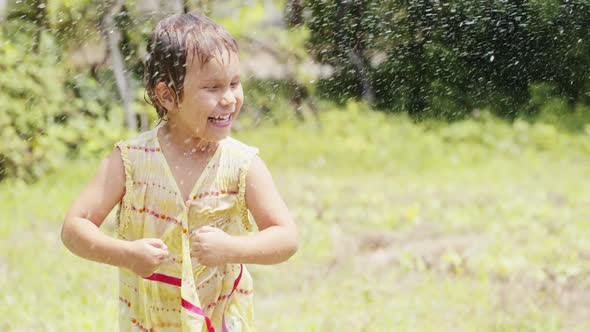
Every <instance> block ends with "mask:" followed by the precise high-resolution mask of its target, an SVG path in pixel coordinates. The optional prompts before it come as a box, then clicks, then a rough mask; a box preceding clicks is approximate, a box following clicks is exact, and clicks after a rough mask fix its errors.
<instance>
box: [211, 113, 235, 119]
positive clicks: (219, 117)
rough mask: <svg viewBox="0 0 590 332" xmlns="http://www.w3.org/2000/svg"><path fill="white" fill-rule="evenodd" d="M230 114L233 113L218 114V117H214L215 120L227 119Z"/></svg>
mask: <svg viewBox="0 0 590 332" xmlns="http://www.w3.org/2000/svg"><path fill="white" fill-rule="evenodd" d="M230 115H231V114H226V115H222V116H216V117H213V119H215V120H227V119H229V116H230Z"/></svg>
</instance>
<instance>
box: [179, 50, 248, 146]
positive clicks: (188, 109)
mask: <svg viewBox="0 0 590 332" xmlns="http://www.w3.org/2000/svg"><path fill="white" fill-rule="evenodd" d="M243 102H244V93H243V91H242V84H241V82H240V60H239V58H238V55H237V54H235V53H231V54H230V53H229V52H223V54H218V55H217V56H215V57H213V58H211V60H209V62H207V63H206V64H204V65H202V66H201V64H200V63H199V62H198V60H196V59H195V60H194V61H189V64H188V65H187V70H186V78H185V80H184V96H183V99H182V102H181V103H180V107H179V108H178V110H176V111H175V112H173V113H174V114H170V115H172V116H173V117H174V119H173V120H174V123H175V125H176V126H177V129H181V130H182V131H183V132H186V133H187V134H190V135H191V136H193V137H198V138H201V139H203V140H205V141H211V142H217V141H220V140H222V139H224V138H226V137H227V136H228V135H229V133H230V128H231V125H232V123H233V121H234V120H235V119H236V117H237V115H238V113H239V112H240V109H241V108H242V104H243ZM171 120H172V117H171Z"/></svg>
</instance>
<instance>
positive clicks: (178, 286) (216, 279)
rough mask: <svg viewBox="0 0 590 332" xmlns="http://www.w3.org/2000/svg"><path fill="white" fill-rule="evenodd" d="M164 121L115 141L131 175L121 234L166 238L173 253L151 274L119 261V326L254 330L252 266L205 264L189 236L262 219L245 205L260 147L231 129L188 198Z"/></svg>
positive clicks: (238, 229)
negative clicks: (163, 143)
mask: <svg viewBox="0 0 590 332" xmlns="http://www.w3.org/2000/svg"><path fill="white" fill-rule="evenodd" d="M160 127H161V126H158V127H156V128H154V129H153V130H150V131H148V132H145V133H143V134H141V135H140V136H138V137H136V138H133V139H130V140H127V141H121V142H118V143H117V144H116V146H117V147H118V148H119V149H120V151H121V156H122V159H123V164H124V166H125V176H126V183H125V190H126V191H125V195H124V197H123V199H122V201H121V204H120V206H119V213H118V221H117V228H118V233H119V237H120V238H121V239H125V240H130V241H132V240H137V239H141V238H160V239H162V240H163V241H164V243H166V245H167V247H168V251H169V253H170V257H169V260H168V261H167V262H166V263H164V264H163V265H162V266H160V268H159V269H158V270H157V271H156V272H155V273H154V274H152V275H151V276H149V277H146V278H142V277H140V276H138V275H136V274H135V273H133V272H131V271H129V270H127V269H123V268H121V269H119V303H120V305H119V329H120V331H150V332H151V331H182V332H189V331H198V332H200V331H206V332H214V331H217V332H236V331H242V332H248V331H254V328H253V323H252V320H253V317H252V316H253V303H252V295H253V294H252V292H253V288H252V287H253V285H252V278H251V277H250V274H249V273H248V271H247V270H246V267H245V266H244V265H243V264H228V265H223V266H216V267H206V266H203V265H200V264H199V262H198V261H197V260H196V259H195V258H194V257H191V254H190V242H189V240H190V238H189V236H190V233H191V231H193V230H195V229H198V228H200V227H202V226H205V225H209V226H213V227H217V228H220V229H222V230H223V231H225V232H226V233H228V234H231V235H246V234H248V233H249V232H250V231H252V230H253V229H254V228H255V227H256V225H255V223H253V220H252V219H251V216H250V215H249V212H248V210H247V208H246V203H245V191H246V188H245V180H246V173H247V171H248V168H249V165H250V163H251V161H252V159H253V158H254V156H255V155H256V154H257V153H258V149H256V148H253V147H250V146H247V145H245V144H243V143H241V142H239V141H237V140H235V139H232V138H229V137H228V138H226V139H224V140H223V141H221V142H220V144H219V146H218V148H217V150H216V152H215V154H214V156H213V157H212V158H211V160H210V161H209V163H208V164H207V166H206V168H205V169H204V171H203V174H202V175H201V176H200V178H199V179H198V180H197V182H196V184H195V186H194V188H193V190H192V192H191V194H190V198H189V200H188V201H186V202H185V201H184V200H183V198H182V196H181V194H180V191H179V189H178V186H177V184H176V180H175V179H174V177H173V176H172V172H171V170H170V167H169V165H168V163H167V161H166V159H165V158H164V155H163V154H162V149H161V147H160V143H159V140H158V135H157V132H158V129H159V128H160Z"/></svg>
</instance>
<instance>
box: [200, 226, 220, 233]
mask: <svg viewBox="0 0 590 332" xmlns="http://www.w3.org/2000/svg"><path fill="white" fill-rule="evenodd" d="M217 230H218V228H215V227H211V226H203V227H201V228H199V229H198V230H197V234H199V233H209V232H215V231H217Z"/></svg>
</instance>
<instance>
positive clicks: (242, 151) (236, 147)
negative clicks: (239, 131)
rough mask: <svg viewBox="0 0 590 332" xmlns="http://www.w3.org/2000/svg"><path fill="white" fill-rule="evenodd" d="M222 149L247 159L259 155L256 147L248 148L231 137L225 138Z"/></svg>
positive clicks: (248, 146)
mask: <svg viewBox="0 0 590 332" xmlns="http://www.w3.org/2000/svg"><path fill="white" fill-rule="evenodd" d="M222 145H223V148H224V149H225V150H227V151H228V152H230V153H231V154H233V155H240V156H244V157H247V158H251V157H254V156H255V155H257V154H258V153H259V150H258V148H257V147H254V146H250V145H248V144H246V143H243V142H241V141H239V140H237V139H235V138H233V137H227V138H226V139H224V140H223V141H222Z"/></svg>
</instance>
